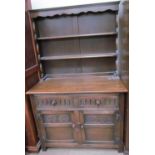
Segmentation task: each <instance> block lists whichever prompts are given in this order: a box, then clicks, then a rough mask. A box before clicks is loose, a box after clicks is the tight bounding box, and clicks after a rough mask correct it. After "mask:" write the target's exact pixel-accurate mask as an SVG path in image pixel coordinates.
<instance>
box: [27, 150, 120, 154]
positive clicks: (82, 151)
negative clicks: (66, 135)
mask: <svg viewBox="0 0 155 155" xmlns="http://www.w3.org/2000/svg"><path fill="white" fill-rule="evenodd" d="M26 155H123V153H118V151H117V150H106V149H105V150H101V149H47V151H40V152H39V153H26Z"/></svg>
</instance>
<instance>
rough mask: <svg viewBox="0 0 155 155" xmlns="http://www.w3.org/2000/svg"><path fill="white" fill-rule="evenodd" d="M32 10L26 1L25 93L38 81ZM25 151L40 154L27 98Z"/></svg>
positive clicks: (28, 1)
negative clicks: (32, 34)
mask: <svg viewBox="0 0 155 155" xmlns="http://www.w3.org/2000/svg"><path fill="white" fill-rule="evenodd" d="M30 8H31V2H30V0H26V1H25V88H26V89H25V91H27V90H28V89H30V88H31V87H32V86H33V85H35V84H36V83H37V82H38V80H39V77H38V75H39V74H38V71H39V68H38V64H36V55H35V53H34V49H33V44H32V37H31V28H30V22H29V20H30V19H29V15H28V9H30ZM25 139H26V141H25V149H26V151H28V152H38V151H39V148H40V141H39V138H38V133H37V130H36V125H35V121H34V116H33V114H32V108H31V104H30V100H29V97H28V96H27V95H26V96H25Z"/></svg>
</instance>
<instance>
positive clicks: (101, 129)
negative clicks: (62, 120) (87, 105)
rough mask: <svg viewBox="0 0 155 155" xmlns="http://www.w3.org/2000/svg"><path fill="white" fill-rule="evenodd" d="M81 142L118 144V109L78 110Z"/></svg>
mask: <svg viewBox="0 0 155 155" xmlns="http://www.w3.org/2000/svg"><path fill="white" fill-rule="evenodd" d="M80 122H81V126H82V129H81V131H82V135H84V136H83V137H84V138H83V143H86V144H119V142H120V115H119V112H118V111H83V112H80Z"/></svg>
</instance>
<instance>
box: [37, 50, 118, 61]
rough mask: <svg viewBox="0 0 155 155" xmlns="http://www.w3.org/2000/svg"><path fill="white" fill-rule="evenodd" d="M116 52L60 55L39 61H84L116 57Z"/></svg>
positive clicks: (45, 57) (41, 58)
mask: <svg viewBox="0 0 155 155" xmlns="http://www.w3.org/2000/svg"><path fill="white" fill-rule="evenodd" d="M116 56H117V54H116V52H110V53H103V54H77V55H62V56H44V57H40V60H65V59H85V58H104V57H116Z"/></svg>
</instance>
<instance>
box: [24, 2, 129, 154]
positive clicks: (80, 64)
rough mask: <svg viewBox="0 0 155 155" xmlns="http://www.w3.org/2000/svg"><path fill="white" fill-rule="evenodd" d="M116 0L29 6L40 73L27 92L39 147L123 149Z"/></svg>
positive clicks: (122, 90) (121, 94) (122, 108)
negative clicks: (47, 6) (45, 7)
mask: <svg viewBox="0 0 155 155" xmlns="http://www.w3.org/2000/svg"><path fill="white" fill-rule="evenodd" d="M118 4H119V2H118V1H117V2H110V3H102V4H93V5H83V6H73V7H64V8H54V9H43V10H33V11H30V16H31V18H32V21H33V30H34V31H33V32H34V33H35V34H34V38H33V40H34V41H33V43H35V46H34V47H36V49H37V54H38V56H39V59H40V60H41V61H40V66H42V69H41V70H42V73H43V75H44V77H43V79H41V80H40V81H39V82H38V83H37V84H36V85H35V86H34V87H33V88H31V89H30V90H29V91H28V92H27V94H28V95H30V97H31V105H32V107H33V112H34V116H35V120H36V124H37V129H38V133H39V136H40V140H41V144H42V149H43V150H45V149H46V148H47V147H79V148H80V147H81V148H84V147H94V148H118V150H119V151H123V147H124V143H123V138H124V133H123V131H124V130H123V127H124V108H125V100H124V96H125V93H126V92H127V89H126V87H125V86H124V84H123V82H122V80H121V79H120V77H119V74H118V71H119V67H118V57H119V56H120V51H119V50H118V45H117V46H116V44H115V41H116V38H118V32H117V26H119V25H117V23H116V16H117V13H118Z"/></svg>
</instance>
